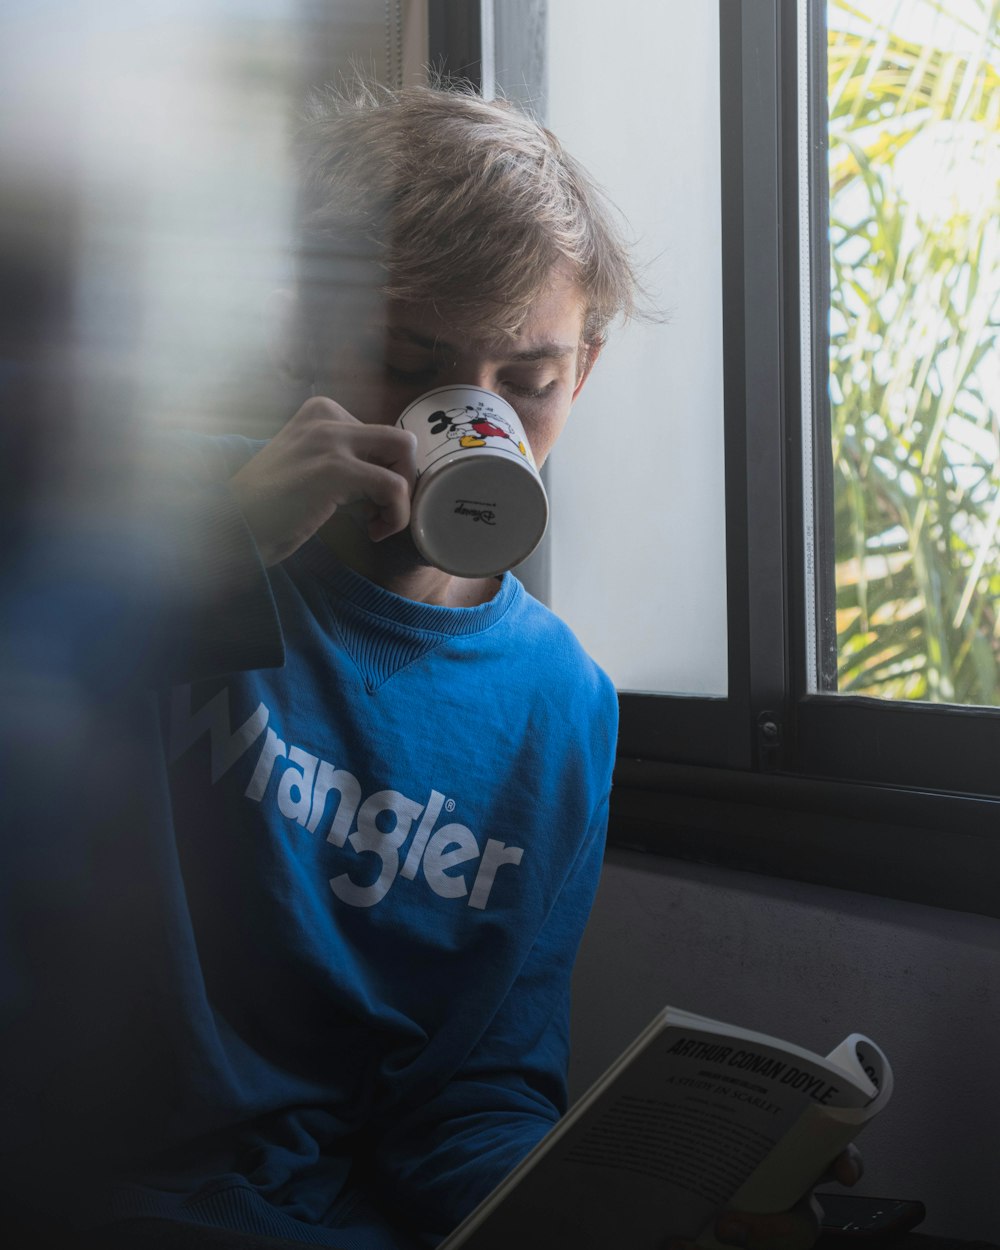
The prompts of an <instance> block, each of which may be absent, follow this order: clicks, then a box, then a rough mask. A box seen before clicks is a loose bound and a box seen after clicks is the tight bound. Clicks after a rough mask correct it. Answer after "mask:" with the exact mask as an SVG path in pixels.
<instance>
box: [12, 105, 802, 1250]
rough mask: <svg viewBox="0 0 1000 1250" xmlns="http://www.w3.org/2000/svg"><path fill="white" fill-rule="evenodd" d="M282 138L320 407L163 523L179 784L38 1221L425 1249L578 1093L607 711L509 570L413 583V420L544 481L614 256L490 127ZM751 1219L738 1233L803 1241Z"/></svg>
mask: <svg viewBox="0 0 1000 1250" xmlns="http://www.w3.org/2000/svg"><path fill="white" fill-rule="evenodd" d="M303 147H304V154H305V170H306V184H305V197H304V213H303V222H304V229H303V240H304V246H303V252H302V265H301V271H300V275H299V279H300V280H299V287H298V290H297V292H296V294H295V295H294V297H292V299H291V300H290V302H289V303H288V306H287V308H286V317H285V329H284V348H283V355H284V358H285V361H286V365H287V367H288V368H289V369H290V370H291V371H292V372H293V373H295V374H296V375H297V376H299V377H300V378H301V379H302V380H303V381H304V382H305V383H308V384H309V386H310V387H311V389H312V391H313V397H312V398H310V399H309V400H308V401H307V402H306V403H305V404H304V405H303V406H302V407H301V408H300V409H299V410H298V411H297V412H296V413H295V414H294V415H293V416H292V417H291V419H290V420H289V421H288V422H287V424H286V425H285V426H284V427H283V428H282V429H281V430H280V432H279V433H278V434H277V435H276V436H275V437H274V438H273V439H272V440H271V441H270V442H269V443H267V444H266V445H265V446H263V447H259V446H257V445H255V444H252V443H249V442H248V441H246V440H242V439H236V438H233V439H221V440H205V441H203V442H200V443H195V444H193V445H192V446H190V447H189V448H188V449H187V451H186V453H185V464H184V469H183V472H182V473H181V474H180V475H179V478H178V479H177V480H178V481H180V482H181V485H178V486H176V487H175V488H172V490H171V491H170V492H167V501H166V502H165V503H164V504H163V505H162V516H163V517H164V518H165V521H164V525H163V532H164V539H163V543H164V547H165V550H166V556H165V557H164V567H170V568H172V569H173V570H175V576H176V577H177V578H178V579H179V581H178V584H180V581H183V582H184V584H185V590H184V597H183V603H182V605H181V608H182V610H181V613H180V616H179V617H178V615H177V605H176V604H171V606H170V612H169V615H168V625H169V628H165V629H164V630H163V636H162V638H161V639H160V640H159V643H158V646H157V648H156V650H155V652H154V653H153V654H152V655H151V656H150V657H149V658H148V659H147V661H146V664H145V667H146V669H147V670H148V672H149V673H151V674H152V675H153V676H154V677H155V678H158V679H159V680H160V682H161V684H162V686H163V687H164V692H163V701H162V715H163V724H164V726H165V738H166V758H165V760H164V762H163V767H164V768H165V767H166V766H167V761H169V770H168V771H167V772H166V773H164V772H163V771H162V769H161V768H160V767H158V766H157V765H155V764H153V765H147V764H144V765H143V771H142V776H141V784H142V785H144V786H146V787H147V792H149V791H150V788H151V791H152V792H153V793H154V795H158V794H161V793H162V794H163V795H164V797H166V794H167V791H162V792H161V790H160V789H159V787H160V786H161V785H165V786H166V787H168V793H169V800H168V802H167V803H165V808H166V810H167V812H168V816H167V818H166V819H165V820H164V819H160V820H159V821H158V822H157V823H156V824H155V827H153V826H151V827H149V828H145V829H141V830H138V831H137V832H136V836H135V839H134V842H133V843H132V844H131V845H130V847H129V849H128V855H129V864H130V869H129V876H128V881H127V885H126V888H125V891H124V894H123V895H122V897H123V898H127V899H129V900H132V899H139V900H141V906H138V905H134V904H133V903H132V902H131V901H130V902H128V903H127V904H122V903H121V899H120V898H119V897H118V896H117V895H116V896H115V898H114V900H113V901H111V900H109V903H108V905H109V907H111V908H112V910H113V909H114V908H115V907H118V906H119V905H121V906H127V908H128V910H127V925H128V927H127V928H126V929H125V930H124V932H122V931H121V927H120V926H121V920H122V917H121V916H118V917H117V919H118V921H119V930H120V931H119V939H120V940H123V941H124V947H125V950H124V953H123V952H122V950H121V949H120V948H118V947H116V948H114V950H113V951H112V944H111V943H110V942H108V943H105V944H104V945H103V946H102V947H101V949H102V950H103V951H104V953H105V958H106V960H108V961H110V962H109V963H107V964H105V966H104V967H103V969H102V970H101V973H100V974H99V975H100V976H103V982H104V984H105V985H106V987H108V991H107V993H106V994H105V996H104V999H103V1000H102V999H98V1000H97V1004H96V1007H95V1009H96V1010H99V1011H100V1012H103V1013H104V1019H105V1021H106V1024H107V1029H108V1033H109V1035H110V1041H109V1053H113V1054H114V1055H115V1056H121V1059H120V1060H119V1059H117V1058H116V1060H115V1063H116V1065H120V1066H116V1067H115V1068H114V1069H111V1068H109V1070H108V1071H107V1072H106V1073H104V1076H103V1078H102V1081H103V1083H98V1084H97V1085H96V1086H95V1089H96V1093H95V1095H94V1097H93V1102H94V1104H95V1106H94V1108H93V1110H94V1114H95V1115H99V1116H100V1117H101V1124H102V1129H103V1131H102V1132H101V1133H99V1134H97V1135H96V1136H97V1137H99V1138H100V1141H101V1149H100V1151H98V1148H97V1146H96V1145H95V1148H94V1151H95V1157H94V1158H93V1159H91V1160H89V1162H90V1163H91V1164H92V1165H93V1166H92V1168H91V1170H90V1171H87V1169H86V1168H85V1167H78V1161H77V1160H76V1158H75V1156H74V1164H73V1167H74V1169H76V1171H77V1175H78V1176H79V1175H85V1176H86V1178H87V1183H86V1185H85V1186H84V1185H80V1184H77V1186H76V1189H75V1191H74V1195H73V1197H72V1199H71V1200H68V1201H67V1200H63V1201H61V1202H56V1203H55V1204H54V1205H55V1207H56V1209H61V1216H62V1218H63V1219H64V1220H65V1219H69V1221H70V1222H77V1223H79V1224H80V1225H81V1226H90V1227H99V1228H101V1229H102V1231H101V1232H100V1233H99V1234H98V1240H97V1241H95V1243H94V1244H95V1245H96V1244H100V1245H102V1246H131V1245H135V1246H143V1245H150V1246H155V1245H163V1246H173V1245H177V1246H180V1245H188V1244H190V1245H206V1246H207V1245H224V1244H233V1245H236V1244H240V1245H244V1246H253V1245H257V1244H258V1241H257V1240H255V1239H256V1238H259V1239H261V1240H260V1242H259V1244H260V1245H261V1246H264V1245H266V1244H269V1242H268V1241H267V1240H266V1239H278V1240H273V1241H272V1243H270V1244H275V1245H277V1244H279V1241H280V1240H281V1239H283V1240H284V1241H287V1242H290V1243H293V1244H294V1243H296V1242H300V1243H307V1244H312V1245H320V1246H324V1245H325V1246H332V1247H338V1246H339V1247H345V1248H349V1247H353V1248H355V1250H394V1248H396V1247H401V1248H405V1247H409V1246H416V1245H434V1244H436V1243H437V1242H438V1241H439V1240H440V1239H441V1238H442V1237H444V1236H445V1235H446V1234H447V1233H448V1232H449V1231H450V1229H451V1228H453V1227H454V1226H455V1224H456V1223H457V1222H458V1221H459V1220H460V1219H461V1218H462V1217H463V1216H464V1215H465V1214H466V1213H467V1212H468V1211H469V1210H470V1209H471V1208H472V1207H473V1206H474V1205H475V1204H476V1203H477V1202H478V1201H479V1200H480V1199H481V1198H483V1197H484V1196H485V1195H486V1194H487V1193H488V1192H489V1191H490V1190H491V1189H492V1188H493V1187H494V1186H495V1185H496V1184H497V1183H498V1182H499V1181H500V1180H501V1179H502V1178H503V1176H504V1175H506V1174H507V1172H509V1171H510V1169H511V1168H512V1167H513V1166H514V1165H515V1164H516V1163H517V1162H518V1160H519V1159H521V1158H522V1157H523V1156H524V1154H526V1153H527V1151H528V1150H529V1149H530V1148H531V1147H532V1146H533V1145H534V1144H535V1143H536V1142H537V1141H538V1140H539V1139H540V1138H541V1137H542V1136H543V1135H544V1134H545V1133H546V1132H547V1131H548V1130H549V1129H550V1128H551V1127H552V1125H553V1124H554V1123H555V1122H556V1120H557V1119H558V1117H559V1115H560V1114H561V1113H562V1111H563V1110H564V1108H565V1104H566V1090H565V1073H566V1065H567V1057H568V1015H569V982H570V973H571V969H572V965H573V961H574V958H575V954H576V949H577V945H578V942H579V939H580V936H581V933H582V931H583V927H584V925H585V923H586V919H587V915H588V912H589V910H590V906H591V902H592V900H593V896H594V892H595V889H596V886H597V881H598V877H599V873H600V868H601V861H602V853H603V846H604V835H605V827H606V822H607V811H608V798H609V791H610V786H611V771H612V764H613V759H614V747H615V732H616V699H615V693H614V690H613V688H612V686H611V683H610V682H609V680H608V679H607V677H606V676H605V675H604V674H603V673H602V672H601V671H600V670H599V669H598V668H597V667H596V666H595V665H594V664H593V662H592V661H591V660H590V659H588V657H587V656H586V655H585V654H584V653H583V651H582V650H581V648H580V647H579V645H578V643H577V642H576V641H575V639H574V638H573V637H572V635H571V633H570V632H569V630H568V629H567V628H566V627H565V626H564V625H562V624H561V623H560V622H559V621H558V620H557V619H556V618H555V617H554V616H553V615H552V614H551V613H549V612H548V611H547V610H546V609H544V608H543V607H542V606H541V605H539V604H538V603H537V602H535V601H534V600H532V599H531V598H530V597H529V596H528V595H527V594H526V593H525V591H524V590H523V589H522V588H521V586H520V584H519V583H518V582H517V580H516V579H515V578H514V577H513V576H511V575H510V574H506V575H504V576H503V577H500V578H482V579H461V578H456V577H453V576H450V575H447V574H444V573H442V572H441V571H440V570H438V569H436V568H433V567H431V566H429V565H428V564H426V563H425V562H424V561H422V560H421V558H420V557H419V556H418V554H417V552H416V549H415V547H414V545H413V543H412V541H411V539H410V537H409V534H408V532H407V524H408V519H409V499H410V493H411V490H412V487H413V482H414V472H415V466H414V445H413V440H412V438H411V436H410V435H408V434H407V433H405V432H403V431H401V430H400V429H398V428H397V427H396V426H395V424H394V423H395V421H396V418H397V417H398V416H399V414H400V413H401V412H402V410H403V409H404V408H405V407H406V406H407V404H409V403H410V402H411V400H413V399H414V398H416V397H417V396H418V395H420V394H422V393H423V392H425V391H427V390H430V389H432V388H433V387H435V386H440V385H444V384H446V383H451V382H455V383H465V384H472V385H478V386H482V387H485V388H487V389H489V390H492V391H495V392H497V393H498V394H500V395H502V396H503V397H504V398H506V399H507V400H509V402H510V403H511V404H512V405H513V406H514V408H515V409H516V410H517V412H518V414H519V416H520V418H521V420H522V422H523V424H524V426H525V429H526V432H527V435H528V438H529V440H530V442H531V446H532V450H533V452H534V456H535V459H536V461H537V462H539V463H542V462H543V461H544V460H545V457H546V456H547V455H548V453H549V451H550V450H551V449H552V447H553V445H554V443H555V441H556V439H557V438H558V436H559V433H560V431H561V430H562V428H563V425H564V424H565V422H566V420H567V417H568V415H569V412H570V408H571V406H572V403H573V401H574V399H575V398H576V396H577V395H578V394H579V392H580V389H581V387H582V386H583V385H584V383H585V381H586V379H587V376H588V374H589V372H590V370H591V368H592V367H593V364H594V362H595V360H596V358H597V355H598V353H599V351H600V348H601V344H602V342H603V337H604V334H605V331H606V328H607V326H608V324H609V323H610V322H611V320H612V319H613V318H614V317H616V316H617V315H619V314H623V313H625V314H627V313H628V312H629V311H631V309H632V305H633V300H634V293H635V290H636V283H635V277H634V273H633V270H632V268H631V265H630V263H629V260H628V256H627V252H626V249H625V248H624V246H623V245H622V243H621V242H620V240H619V238H618V236H617V233H616V231H615V229H614V227H613V225H612V220H611V217H610V215H609V213H608V211H607V209H606V208H605V207H604V206H603V205H602V202H601V199H600V196H599V195H598V193H597V192H596V190H595V189H594V188H593V187H592V186H591V185H590V184H589V182H588V181H587V179H586V177H585V175H584V174H583V173H582V171H581V170H580V169H579V168H578V166H577V165H576V164H575V163H574V162H573V161H572V160H571V159H570V158H569V157H568V156H567V155H566V154H565V153H564V152H563V151H562V150H561V148H560V147H559V145H558V143H557V142H556V141H555V140H554V139H553V138H552V137H551V136H550V135H548V134H547V133H546V132H545V131H544V130H542V129H541V128H540V127H538V126H537V125H535V124H534V123H533V122H532V121H530V120H529V119H527V118H525V117H523V116H521V115H520V114H519V113H517V112H516V111H515V110H513V109H511V108H508V107H506V106H504V105H501V104H491V103H486V102H484V101H482V100H480V99H478V98H476V97H475V96H472V95H468V94H456V93H452V92H436V91H431V90H408V91H404V92H402V93H399V94H398V95H390V94H388V93H386V94H380V95H378V96H376V97H365V98H362V99H359V100H357V101H354V102H351V101H336V100H332V99H331V100H328V101H326V102H325V103H323V104H322V105H319V106H317V108H316V111H315V113H314V115H313V116H312V118H311V119H310V121H309V123H308V125H307V126H306V128H305V132H304V135H303ZM163 473H164V476H167V469H166V467H164V469H163ZM164 597H165V600H169V599H170V596H169V595H165V596H164ZM167 687H169V689H168V688H167ZM131 781H132V783H133V785H134V784H136V777H135V776H132V777H131ZM103 868H104V863H103V860H101V859H100V857H98V858H97V861H96V862H95V864H94V865H91V871H93V872H94V873H95V874H96V877H95V880H96V879H97V878H98V877H99V876H100V873H101V871H102V870H103ZM116 872H118V873H119V874H120V873H121V868H120V867H117V868H116ZM114 880H118V881H119V882H120V881H121V878H120V875H119V877H115V876H114V875H113V874H112V875H111V876H108V877H107V878H106V879H105V882H104V883H105V885H106V884H107V882H108V881H114ZM100 897H101V892H100V884H99V883H98V884H97V885H95V887H94V890H93V894H92V898H93V900H95V901H98V900H99V899H100ZM118 962H123V967H124V968H125V972H124V973H123V975H122V976H121V977H118V976H117V971H116V970H117V967H118ZM114 987H118V988H120V989H121V991H122V995H123V998H124V1001H125V1002H126V1003H127V1004H128V1009H127V1010H125V1009H123V1008H122V1006H121V1001H120V999H119V998H118V997H116V996H115V995H114V994H113V993H112V992H111V990H112V989H113V988H114ZM139 996H141V1002H139V1001H138V999H139ZM82 1017H83V1013H81V1018H82ZM87 1036H88V1035H87V1025H86V1024H84V1026H83V1032H82V1034H81V1036H80V1039H79V1046H80V1048H81V1050H82V1053H83V1054H84V1055H87V1054H91V1053H94V1054H96V1051H97V1048H96V1046H95V1043H94V1042H93V1039H91V1040H90V1041H89V1042H88V1040H87ZM80 1062H83V1068H84V1070H85V1072H87V1073H88V1075H89V1077H90V1078H91V1079H93V1073H92V1072H89V1071H88V1070H87V1068H86V1061H79V1060H78V1066H79V1063H80ZM94 1063H95V1064H96V1063H97V1060H96V1058H95V1059H94ZM68 1084H69V1083H68V1082H67V1085H68ZM74 1097H78V1096H77V1095H74ZM86 1105H87V1099H86V1098H84V1099H83V1106H84V1107H86ZM78 1118H79V1117H78ZM78 1138H79V1134H77V1135H75V1136H74V1135H73V1134H71V1136H70V1140H71V1141H73V1142H76V1141H77V1140H78ZM95 1140H96V1139H95ZM109 1143H111V1145H110V1146H109ZM43 1144H44V1141H43ZM34 1148H35V1149H37V1143H36V1144H35V1147H34ZM101 1152H103V1153H101ZM99 1155H100V1157H98V1156H99ZM105 1156H106V1158H105ZM85 1162H88V1161H85ZM109 1178H110V1179H109ZM60 1186H62V1189H63V1190H64V1191H65V1192H67V1193H68V1192H69V1189H68V1183H67V1182H66V1181H65V1180H64V1178H62V1177H60V1178H59V1179H53V1180H52V1188H53V1190H55V1189H58V1188H60ZM29 1197H30V1198H31V1199H32V1201H33V1200H34V1198H33V1195H30V1194H29ZM624 1218H626V1217H625V1216H624V1215H623V1219H624ZM770 1220H771V1217H757V1218H756V1219H755V1220H751V1221H750V1222H749V1224H748V1225H747V1226H746V1227H749V1228H750V1229H751V1231H752V1233H753V1236H754V1237H755V1238H758V1239H760V1240H759V1244H762V1245H764V1244H767V1241H768V1238H769V1237H774V1236H781V1237H785V1244H789V1245H794V1244H796V1239H798V1244H807V1243H808V1241H809V1240H811V1237H812V1235H814V1231H815V1230H814V1226H813V1225H812V1224H811V1223H810V1221H809V1219H808V1218H807V1217H774V1220H775V1221H777V1222H769V1221H770ZM789 1220H790V1223H788V1224H787V1227H786V1223H783V1222H782V1221H786V1222H787V1221H789ZM109 1226H110V1227H109ZM225 1230H228V1231H229V1232H230V1233H232V1234H238V1238H235V1239H233V1240H232V1241H230V1240H228V1239H227V1237H226V1231H225ZM786 1234H787V1236H786ZM623 1237H627V1228H626V1227H624V1226H623ZM788 1238H790V1239H791V1240H789V1239H788ZM220 1239H221V1240H220ZM737 1239H738V1240H739V1235H738V1237H737ZM743 1239H744V1240H745V1233H744V1234H743ZM623 1244H625V1243H624V1241H623Z"/></svg>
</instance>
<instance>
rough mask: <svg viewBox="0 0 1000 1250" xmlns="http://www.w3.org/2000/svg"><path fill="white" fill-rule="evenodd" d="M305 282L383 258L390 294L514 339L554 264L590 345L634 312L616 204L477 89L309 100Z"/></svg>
mask: <svg viewBox="0 0 1000 1250" xmlns="http://www.w3.org/2000/svg"><path fill="white" fill-rule="evenodd" d="M299 137H300V151H301V155H302V171H303V185H302V213H301V238H302V258H301V259H302V277H303V279H304V284H305V285H306V286H307V287H309V286H311V288H312V289H313V290H314V291H315V290H317V289H319V287H321V286H322V284H323V278H320V279H317V277H316V275H317V273H320V274H321V275H325V278H326V280H328V281H329V282H330V283H331V284H332V285H334V286H336V275H337V271H338V263H342V262H344V261H349V259H350V258H351V257H358V256H361V257H366V258H368V259H370V260H372V259H373V260H374V261H375V263H376V265H377V267H378V272H379V276H380V280H381V282H382V292H383V295H384V297H385V298H386V299H388V300H401V301H405V302H433V304H434V305H435V307H436V308H437V309H439V310H441V311H442V312H446V313H447V317H448V319H449V320H453V321H454V322H455V323H456V324H458V325H462V326H465V327H467V328H469V329H473V330H490V331H492V332H494V333H496V332H499V333H506V334H511V335H514V334H517V332H518V330H519V328H520V326H521V325H522V323H523V321H524V318H525V315H526V313H527V311H528V308H529V306H530V305H531V303H532V302H533V300H534V299H535V297H537V295H538V294H539V291H540V290H541V288H542V287H543V286H544V284H545V283H546V282H547V281H548V279H549V278H550V276H551V274H552V272H553V270H554V269H555V268H556V267H557V266H563V267H565V268H566V269H567V270H568V272H570V273H571V274H572V276H573V277H574V279H575V280H576V282H577V283H578V285H579V287H580V289H581V291H582V293H583V297H584V303H585V308H586V316H585V324H584V339H585V341H586V342H588V343H590V344H592V345H594V344H599V343H600V342H601V341H603V338H604V335H605V333H606V330H607V327H608V325H609V324H610V323H611V322H612V321H613V320H614V319H615V318H616V317H619V316H622V317H625V318H628V317H630V316H632V315H633V314H634V313H635V312H636V311H637V295H638V292H639V284H638V281H637V276H636V272H635V268H634V266H633V264H632V260H631V258H630V255H629V249H628V246H627V245H626V243H625V241H624V238H623V235H622V232H621V230H620V228H619V227H618V225H617V222H616V220H615V216H614V212H613V210H612V208H611V207H610V205H609V203H608V202H607V201H606V200H605V198H604V196H603V194H602V192H601V191H600V190H599V188H598V187H597V186H596V184H595V183H594V182H593V181H592V179H591V178H590V177H589V175H588V174H587V173H586V171H585V170H584V169H583V168H582V167H581V166H580V164H579V163H578V162H577V161H575V160H574V159H573V157H571V156H570V155H569V154H568V153H567V152H566V151H565V150H564V149H563V147H562V146H561V144H560V143H559V141H558V140H557V139H556V138H555V136H554V135H553V134H551V133H550V132H549V131H548V130H546V129H545V128H544V127H543V126H541V125H539V124H538V123H537V122H536V121H534V120H533V119H532V118H531V117H529V116H528V115H527V114H525V113H523V112H522V111H521V110H519V109H518V108H516V107H515V106H514V105H512V104H510V103H508V102H506V101H504V100H491V101H487V100H484V99H483V98H482V97H481V96H479V95H478V94H476V92H475V91H474V90H472V89H471V88H468V87H459V88H456V87H455V86H454V84H449V89H448V90H442V89H437V88H432V87H407V88H404V89H402V90H398V91H391V90H389V89H386V88H382V87H375V86H372V85H367V84H355V86H354V87H353V88H352V89H351V90H349V91H333V90H327V91H325V92H323V93H321V94H319V95H317V96H315V97H314V98H313V99H312V101H311V102H310V104H309V106H308V110H307V115H306V118H305V121H304V124H303V127H302V130H301V132H300V136H299Z"/></svg>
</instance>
